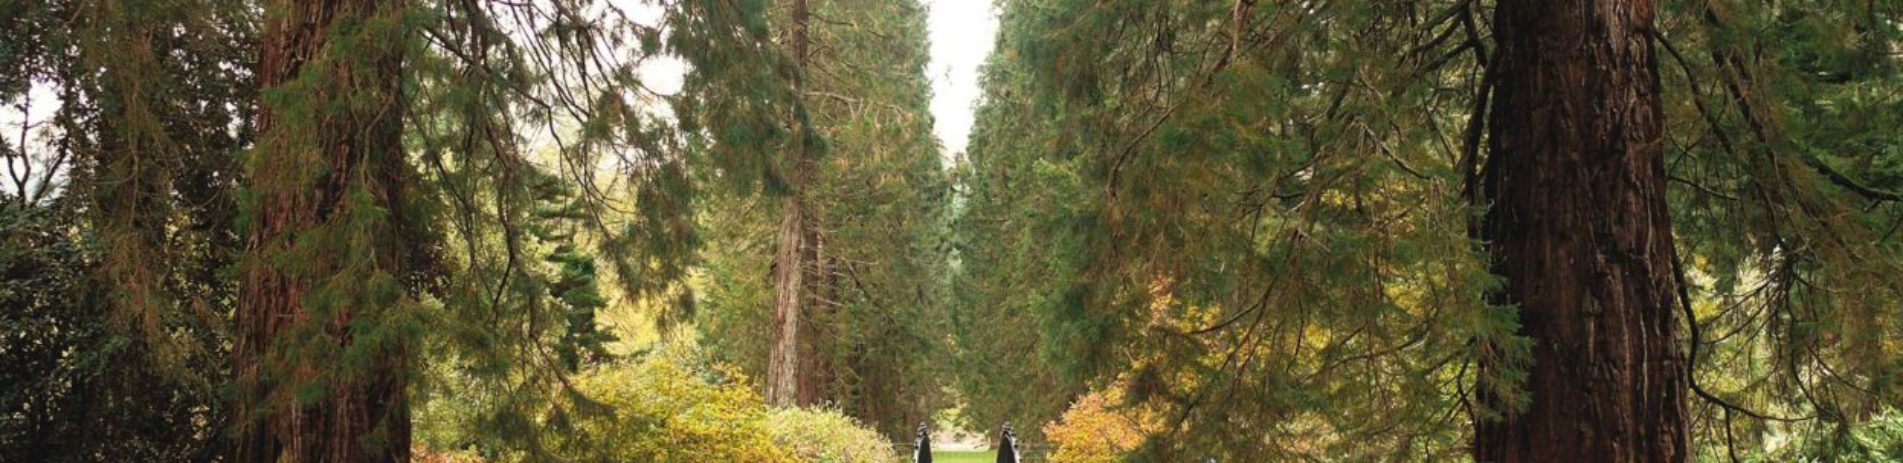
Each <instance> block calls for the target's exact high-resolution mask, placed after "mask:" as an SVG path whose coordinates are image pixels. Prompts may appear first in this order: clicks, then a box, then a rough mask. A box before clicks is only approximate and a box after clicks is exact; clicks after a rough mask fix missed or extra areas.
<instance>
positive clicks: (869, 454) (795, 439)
mask: <svg viewBox="0 0 1903 463" xmlns="http://www.w3.org/2000/svg"><path fill="white" fill-rule="evenodd" d="M766 422H767V430H768V432H771V433H772V434H773V440H774V441H775V442H778V443H779V444H780V445H781V446H783V447H787V448H789V449H791V450H792V452H793V455H794V457H795V458H796V459H797V460H798V461H801V462H806V463H898V462H899V461H900V460H899V456H898V455H896V454H894V453H893V448H892V442H891V441H887V440H886V439H885V437H884V436H881V435H880V434H879V432H878V431H873V430H872V429H871V428H867V427H866V426H865V425H863V424H860V423H859V421H858V420H855V419H853V418H852V417H849V416H846V415H845V414H842V413H839V411H837V410H827V409H803V408H785V409H778V410H773V411H771V412H768V413H767V419H766Z"/></svg>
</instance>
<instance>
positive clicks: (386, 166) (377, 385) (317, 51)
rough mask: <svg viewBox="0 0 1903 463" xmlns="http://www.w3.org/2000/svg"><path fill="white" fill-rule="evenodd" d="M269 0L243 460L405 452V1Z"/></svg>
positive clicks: (246, 290)
mask: <svg viewBox="0 0 1903 463" xmlns="http://www.w3.org/2000/svg"><path fill="white" fill-rule="evenodd" d="M269 3H270V4H269V5H267V6H266V8H265V11H266V15H267V16H266V25H265V27H266V30H265V37H264V50H263V56H262V62H261V65H260V66H259V71H258V72H259V74H258V79H259V85H261V86H262V87H263V88H264V89H266V97H265V98H264V102H263V103H262V104H261V109H262V110H261V112H260V115H259V119H258V128H259V133H260V140H259V143H258V147H257V148H256V149H255V150H254V152H253V154H252V156H253V159H251V160H250V176H249V178H248V179H247V181H248V182H249V184H248V185H247V190H248V191H249V192H250V193H251V199H252V200H253V201H255V202H254V203H253V204H252V205H251V208H250V209H249V215H248V216H247V220H248V227H247V228H248V233H249V235H248V240H249V241H248V243H247V246H248V253H249V255H248V256H247V259H246V260H247V262H246V263H245V264H244V265H243V268H242V271H243V287H242V289H241V293H240V295H239V304H238V309H237V315H236V317H237V330H238V332H237V335H236V345H235V346H234V351H233V362H234V374H236V375H237V392H238V397H237V404H236V405H237V406H236V407H235V409H236V416H234V423H237V427H236V436H235V437H236V448H235V457H236V461H241V462H344V461H349V462H382V461H407V460H408V459H409V451H410V419H409V409H408V404H407V401H406V391H405V388H406V386H407V373H406V370H407V368H408V367H407V365H406V358H407V349H406V348H405V347H404V346H405V344H406V343H405V342H404V341H403V339H404V336H405V335H404V334H402V333H401V331H402V330H400V329H397V328H394V327H390V326H387V325H386V322H388V321H390V320H392V319H396V318H400V317H393V316H392V314H393V312H391V311H392V310H399V309H398V308H397V307H398V306H399V304H400V300H401V296H398V295H391V294H389V293H390V291H388V290H389V289H390V287H391V285H402V284H403V283H401V282H402V281H403V277H404V276H406V273H405V272H404V269H405V268H406V266H405V258H404V256H405V255H406V253H408V252H409V250H408V248H409V247H411V246H412V245H413V243H408V242H406V240H405V239H404V238H403V233H402V232H403V231H404V230H405V228H403V227H402V226H401V224H402V223H404V222H403V221H404V220H405V217H404V216H403V212H402V211H403V208H402V207H401V205H402V204H403V200H404V196H405V195H406V194H407V193H406V191H405V188H404V185H405V184H406V182H407V176H408V172H409V171H408V164H407V163H406V161H405V159H404V154H403V149H402V145H401V136H402V119H401V116H400V114H402V112H403V111H402V105H403V99H402V98H401V71H402V68H403V56H402V50H403V33H402V32H401V27H400V26H399V24H400V23H399V21H400V16H399V15H400V14H401V11H402V8H403V6H402V2H400V1H382V0H274V1H272V2H269ZM343 37H348V38H350V39H351V40H349V41H339V40H337V39H339V38H343ZM274 93H275V95H274ZM366 320H368V321H366ZM379 330H381V331H379ZM392 331H396V332H395V333H393V332H392Z"/></svg>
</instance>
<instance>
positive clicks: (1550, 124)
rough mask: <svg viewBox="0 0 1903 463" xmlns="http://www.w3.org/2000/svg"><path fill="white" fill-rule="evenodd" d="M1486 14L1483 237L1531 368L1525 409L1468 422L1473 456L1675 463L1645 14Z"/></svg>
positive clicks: (1672, 348)
mask: <svg viewBox="0 0 1903 463" xmlns="http://www.w3.org/2000/svg"><path fill="white" fill-rule="evenodd" d="M1495 14H1496V16H1495V20H1494V27H1495V34H1496V38H1497V42H1498V43H1499V51H1498V53H1499V56H1498V57H1497V58H1496V60H1495V64H1494V66H1495V69H1494V72H1496V73H1497V76H1498V80H1497V81H1496V82H1497V85H1498V86H1497V87H1496V90H1495V91H1496V94H1495V100H1494V102H1493V108H1492V114H1491V115H1490V118H1491V119H1490V122H1489V132H1488V133H1489V136H1490V138H1491V140H1490V142H1489V143H1490V145H1489V146H1490V155H1489V158H1488V159H1487V165H1486V169H1485V172H1484V173H1483V174H1482V175H1483V177H1484V179H1483V181H1482V182H1483V183H1482V188H1483V194H1484V198H1485V199H1486V200H1488V201H1490V202H1491V207H1490V208H1489V209H1488V210H1487V212H1486V216H1485V224H1484V225H1483V229H1484V230H1483V233H1484V236H1485V237H1486V239H1487V243H1488V246H1489V250H1490V251H1491V253H1492V258H1493V262H1494V264H1493V270H1494V272H1495V273H1496V274H1498V275H1500V276H1501V277H1502V278H1503V279H1504V280H1505V286H1504V288H1502V289H1501V290H1500V291H1499V292H1497V293H1495V294H1494V295H1493V297H1492V301H1493V302H1495V303H1501V304H1515V305H1517V306H1518V307H1519V309H1520V323H1521V325H1520V326H1521V332H1522V333H1523V334H1525V335H1527V336H1529V337H1530V338H1531V339H1532V341H1533V342H1534V345H1533V346H1532V359H1533V362H1534V363H1533V364H1532V365H1531V366H1530V369H1531V371H1529V372H1528V373H1529V376H1528V378H1527V382H1526V392H1527V393H1529V394H1531V403H1530V404H1529V405H1528V407H1527V408H1526V409H1525V410H1523V411H1522V412H1520V413H1514V414H1509V415H1507V416H1506V417H1504V418H1502V419H1498V420H1485V421H1483V422H1481V423H1479V425H1478V429H1477V430H1476V431H1475V437H1474V440H1475V442H1474V456H1475V458H1476V459H1477V460H1479V461H1482V462H1556V461H1604V462H1674V461H1685V460H1686V459H1687V458H1688V457H1689V454H1688V449H1687V448H1686V434H1685V405H1684V402H1683V399H1684V392H1685V376H1684V375H1685V369H1684V368H1685V366H1684V364H1683V363H1682V360H1681V358H1680V353H1679V346H1678V342H1677V339H1676V335H1675V330H1676V325H1675V320H1674V317H1673V313H1674V309H1675V307H1676V306H1675V305H1674V299H1673V298H1674V295H1675V294H1676V291H1677V290H1678V287H1677V285H1676V283H1675V280H1674V273H1673V272H1674V269H1673V267H1672V262H1673V255H1672V253H1673V252H1674V250H1673V244H1672V230H1671V224H1670V222H1669V217H1668V213H1667V211H1666V204H1665V168H1664V162H1663V148H1662V146H1661V145H1660V143H1661V133H1660V132H1661V123H1662V120H1663V119H1662V118H1663V113H1662V112H1661V110H1660V106H1659V82H1658V76H1657V73H1656V69H1657V62H1656V60H1655V58H1654V56H1653V52H1652V45H1651V41H1650V39H1649V36H1648V34H1649V31H1650V30H1651V29H1652V21H1653V7H1652V2H1651V1H1650V0H1502V1H1501V2H1500V4H1499V7H1498V10H1497V11H1496V13H1495ZM1482 367H1483V368H1489V369H1499V368H1504V366H1502V365H1483V366H1482ZM1496 371H1497V370H1496ZM1481 399H1482V400H1483V401H1485V402H1494V403H1491V404H1490V405H1493V406H1496V407H1498V406H1501V405H1502V404H1499V403H1497V402H1499V398H1498V397H1493V396H1490V395H1483V396H1482V397H1481Z"/></svg>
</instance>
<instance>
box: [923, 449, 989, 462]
mask: <svg viewBox="0 0 1903 463" xmlns="http://www.w3.org/2000/svg"><path fill="white" fill-rule="evenodd" d="M997 458H998V457H997V455H993V454H992V453H991V451H989V450H937V451H933V452H932V463H991V462H993V461H997Z"/></svg>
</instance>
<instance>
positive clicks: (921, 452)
mask: <svg viewBox="0 0 1903 463" xmlns="http://www.w3.org/2000/svg"><path fill="white" fill-rule="evenodd" d="M915 447H916V448H917V450H913V451H912V461H913V462H914V463H932V435H931V433H930V432H927V431H926V429H925V423H919V424H918V445H916V446H915Z"/></svg>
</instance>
